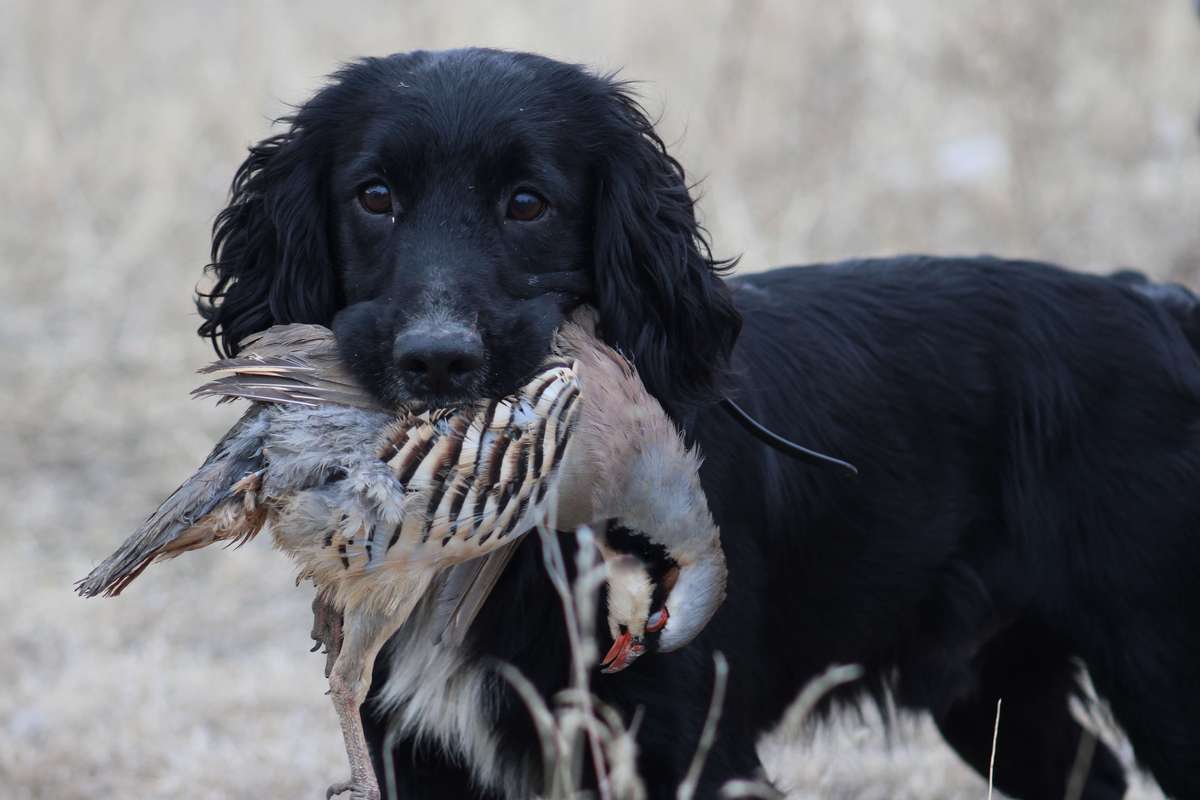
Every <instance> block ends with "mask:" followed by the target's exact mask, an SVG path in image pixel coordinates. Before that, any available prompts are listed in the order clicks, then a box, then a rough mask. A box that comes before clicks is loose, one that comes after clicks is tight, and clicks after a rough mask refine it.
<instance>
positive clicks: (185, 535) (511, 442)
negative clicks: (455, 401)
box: [78, 320, 725, 798]
mask: <svg viewBox="0 0 1200 800" xmlns="http://www.w3.org/2000/svg"><path fill="white" fill-rule="evenodd" d="M203 371H204V372H207V373H209V374H212V375H215V376H216V377H215V378H214V379H213V380H211V381H209V382H208V383H206V384H205V385H204V386H201V387H200V388H199V389H197V390H196V392H195V394H197V395H199V396H216V397H218V398H220V399H221V400H222V401H224V400H230V399H234V398H245V399H250V400H252V401H254V403H253V404H252V405H251V407H250V409H249V410H248V411H247V412H246V414H245V415H244V416H243V417H242V418H241V419H240V420H239V421H238V422H237V423H236V424H235V425H234V426H233V428H232V429H231V430H230V431H229V433H228V434H226V436H225V437H223V438H222V440H221V441H220V442H219V443H218V445H217V446H216V448H215V449H214V450H213V452H212V454H211V455H210V456H209V458H208V459H207V460H206V461H205V463H204V464H203V466H201V468H200V469H199V470H198V471H197V473H196V474H195V475H194V476H193V477H192V478H191V479H190V480H189V481H187V482H186V483H185V484H183V485H182V486H181V487H180V488H179V489H177V490H176V491H175V492H174V493H173V494H172V495H171V496H170V497H169V498H168V499H167V500H166V501H165V502H164V503H163V504H162V506H160V508H159V509H158V510H157V511H156V512H155V513H154V514H153V515H151V517H150V518H149V519H148V520H147V521H146V523H145V524H144V525H143V526H142V528H141V529H139V531H138V532H136V533H135V534H134V535H133V536H132V537H130V538H129V540H127V541H126V542H125V543H124V544H123V545H122V546H121V547H120V548H119V549H118V550H117V551H116V552H115V553H114V554H113V555H112V556H110V557H109V558H108V559H106V560H105V561H104V562H103V563H102V564H100V565H99V566H98V567H96V569H95V570H93V571H92V573H91V574H90V575H88V577H87V578H85V579H83V580H82V581H80V582H79V584H78V591H79V592H80V594H83V595H85V596H94V595H97V594H109V595H115V594H119V593H120V592H121V591H122V590H123V589H124V588H125V587H126V586H127V585H128V584H129V582H130V581H132V580H133V579H134V578H136V577H137V575H139V574H140V573H141V572H142V570H144V569H145V568H146V567H147V566H148V565H149V564H151V563H153V562H154V561H157V560H162V559H165V558H171V557H173V556H176V555H178V554H180V553H182V552H186V551H187V550H193V549H197V548H200V547H205V546H207V545H209V544H212V543H214V542H225V543H232V544H238V543H241V542H244V541H246V540H248V539H249V538H251V537H253V536H255V535H256V534H257V533H258V532H259V531H260V530H261V529H262V528H263V527H264V525H266V526H268V527H269V529H270V530H271V533H272V536H273V539H274V543H275V545H276V546H277V547H279V548H280V549H282V550H284V551H285V552H286V553H288V555H290V556H291V557H292V558H293V559H295V560H296V561H297V562H298V564H299V566H300V574H299V579H303V578H311V579H312V580H313V582H314V583H315V584H316V586H317V587H318V592H319V595H318V599H319V601H320V602H321V603H322V604H327V605H328V606H330V607H331V608H332V609H333V610H334V611H335V612H341V615H342V621H341V625H340V631H341V635H342V641H341V643H340V647H337V648H336V651H335V652H336V656H335V660H334V661H333V664H332V669H330V670H327V672H328V677H329V680H330V694H331V696H332V699H333V702H334V706H335V708H336V710H337V712H338V717H339V721H340V724H341V728H342V733H343V737H344V739H345V743H346V749H347V755H348V757H349V760H350V765H351V779H350V781H348V782H346V783H342V784H336V785H334V786H332V787H330V790H329V796H332V795H333V794H337V793H341V792H343V791H351V792H352V796H354V797H362V798H375V797H378V796H379V789H378V785H377V783H376V781H375V776H374V774H373V771H372V769H371V764H370V760H369V756H368V753H367V749H366V744H365V739H364V737H363V732H362V727H361V721H360V717H359V706H360V705H361V704H362V701H363V699H364V698H365V695H366V692H367V690H368V688H369V686H370V676H371V669H372V666H373V664H374V660H375V657H376V655H377V654H378V652H379V649H380V648H381V647H382V645H383V644H384V643H385V642H386V641H387V640H388V638H389V637H390V636H391V635H392V633H394V632H395V630H396V629H397V628H398V627H399V626H400V625H402V624H403V623H404V621H405V620H406V619H407V618H408V615H409V614H410V612H411V611H412V609H413V607H414V605H415V604H416V603H417V601H418V600H419V599H420V598H421V597H422V595H423V594H424V593H425V591H426V590H427V589H428V587H429V586H430V583H431V581H432V580H433V578H434V577H435V576H436V575H438V574H439V573H440V572H441V571H442V570H444V569H446V568H448V567H452V566H455V565H459V564H463V563H464V562H467V561H471V560H474V559H478V561H477V562H476V563H478V564H480V565H481V567H480V569H479V570H478V571H477V575H478V576H480V578H479V579H477V580H475V581H474V582H473V584H472V585H471V586H469V587H468V589H467V590H466V591H465V592H464V593H463V596H462V597H463V599H462V600H461V601H460V603H459V608H458V609H457V610H456V612H455V613H454V614H453V616H452V619H451V624H452V626H453V630H452V632H451V634H452V635H456V636H461V635H462V632H463V631H465V630H466V628H467V627H469V625H470V621H471V620H472V619H473V618H474V614H475V613H476V612H477V611H478V609H479V608H480V607H481V606H482V603H483V602H484V601H485V600H486V597H487V593H488V590H489V588H490V586H491V585H492V584H493V583H494V579H495V577H496V576H497V575H498V574H499V572H501V571H502V570H503V566H504V563H505V561H506V559H505V558H504V557H503V556H502V555H501V554H500V553H499V551H501V549H502V548H506V546H507V545H509V544H511V543H512V542H514V541H515V540H516V539H517V538H519V537H520V536H521V535H523V534H524V533H525V532H527V531H528V530H530V529H532V528H534V527H536V526H537V525H539V524H545V525H549V526H551V527H555V528H558V529H562V530H571V529H574V528H575V527H577V526H578V525H581V524H587V523H592V522H595V521H598V520H600V521H605V520H610V519H611V520H618V521H619V522H620V525H621V526H622V530H631V531H636V532H637V533H636V536H637V537H640V538H637V539H634V538H631V537H629V536H625V537H624V538H622V537H617V536H613V537H610V538H611V539H612V541H611V542H610V543H608V544H606V545H604V553H605V556H606V558H608V559H610V560H611V562H612V563H613V565H614V572H613V573H612V576H611V577H610V582H609V593H608V597H609V614H608V616H609V627H610V631H611V632H612V633H613V638H614V646H613V650H612V651H610V654H609V657H608V658H607V659H606V662H605V664H606V671H616V670H619V669H623V668H624V667H626V666H628V664H629V663H631V662H632V661H633V659H634V658H636V657H637V656H638V655H640V654H641V653H642V652H643V651H644V649H645V636H646V634H647V633H650V634H656V635H657V636H658V637H659V638H658V641H657V644H658V649H661V650H664V651H666V650H671V649H674V648H676V647H680V646H682V645H683V644H686V643H687V642H688V641H690V640H691V639H692V638H694V637H695V635H696V634H697V633H699V631H700V630H701V629H702V628H703V627H704V625H705V624H706V623H707V622H708V620H709V619H710V618H711V616H712V614H713V613H715V611H716V608H717V607H718V606H719V604H720V602H721V600H722V599H723V597H724V581H725V566H724V557H723V553H722V551H721V548H720V541H719V536H718V532H717V528H716V525H715V524H714V523H713V520H712V517H711V515H710V514H709V512H708V507H707V503H706V501H705V500H704V495H703V492H702V491H701V490H700V484H699V479H698V476H697V474H696V473H697V470H698V469H699V463H700V462H699V458H698V456H697V455H696V454H695V453H693V452H690V451H689V450H688V449H687V448H686V447H685V445H684V443H683V441H682V439H681V437H680V435H679V433H678V431H677V430H676V429H675V427H674V425H673V424H672V423H671V422H670V420H669V419H668V418H667V416H666V414H665V412H663V410H662V408H661V407H660V406H659V405H658V404H657V403H656V402H655V401H654V400H653V399H652V398H651V397H650V395H649V394H648V393H647V392H646V390H645V387H644V386H642V384H641V381H640V380H639V379H638V378H637V375H636V373H635V372H634V370H633V368H632V366H631V365H630V364H629V363H628V362H627V361H626V360H625V359H624V358H622V357H621V356H620V355H618V354H617V353H616V352H614V351H613V350H611V349H610V348H608V347H606V346H605V345H603V344H602V343H600V342H599V340H598V339H596V338H595V337H594V336H593V335H592V333H591V331H590V329H589V323H588V322H587V321H586V320H584V321H583V323H582V324H580V323H577V322H570V323H567V324H566V325H564V326H563V328H562V329H561V330H560V332H559V334H558V336H557V337H556V340H555V347H554V353H553V354H552V355H551V357H550V358H549V359H548V360H547V361H546V362H545V363H544V364H543V366H542V367H541V369H540V370H539V371H538V373H537V374H536V375H535V376H534V378H533V379H532V380H530V381H529V382H528V383H526V384H525V386H523V387H522V388H521V389H520V390H519V391H517V392H516V393H515V394H513V395H510V396H508V397H505V398H501V399H494V400H488V401H484V402H481V403H478V404H475V405H472V406H470V407H468V408H461V409H442V410H426V411H421V412H418V411H416V410H414V409H404V410H401V411H400V412H399V413H397V412H394V411H389V410H386V409H383V408H381V407H380V406H379V405H378V403H377V402H376V401H375V400H374V398H373V397H372V396H371V395H369V394H368V393H367V392H365V391H364V390H363V389H362V388H361V387H359V386H358V385H357V383H356V382H355V381H354V380H353V379H352V378H350V376H349V374H348V373H347V372H346V371H345V370H344V368H343V367H342V365H341V363H340V361H339V359H338V355H337V349H336V345H335V342H334V339H333V336H332V333H331V332H330V331H328V330H327V329H325V328H321V327H319V326H311V325H288V326H279V327H276V328H272V329H271V330H269V331H268V332H266V333H265V334H263V335H262V336H261V337H259V338H258V339H257V340H255V341H252V342H250V343H248V346H247V347H246V349H245V351H244V352H243V354H242V355H240V356H238V357H237V358H232V359H225V360H222V361H218V362H217V363H215V364H214V365H212V366H210V367H208V368H206V369H205V370H203ZM610 527H611V526H610ZM642 532H646V533H642ZM635 541H636V542H643V541H644V542H648V543H649V544H650V546H651V549H652V550H653V552H654V553H655V554H656V555H657V556H659V558H658V559H657V560H656V561H655V562H654V563H655V564H659V565H666V566H665V568H664V569H660V570H658V571H657V572H656V573H655V574H654V576H651V575H650V573H649V572H647V571H645V570H644V569H643V570H642V571H641V572H638V568H637V567H636V565H637V564H638V563H640V562H638V561H636V560H635V561H633V562H628V563H627V562H626V561H624V560H623V559H619V558H618V556H621V555H625V556H633V557H636V556H638V555H639V554H642V555H643V557H644V553H641V551H645V550H646V548H645V547H640V546H639V547H636V548H630V547H628V546H627V543H629V542H635ZM626 550H628V551H630V552H626ZM634 551H637V552H634ZM508 552H511V548H509V549H508ZM482 557H487V558H482ZM634 574H636V575H639V576H643V575H644V576H645V577H644V578H641V579H639V580H628V579H626V578H625V576H626V575H634ZM489 576H490V577H489ZM655 579H657V581H656V580H655ZM668 605H670V607H671V608H672V609H673V611H672V612H671V614H670V616H669V617H668V612H667V611H666V608H667V606H668ZM639 614H644V615H645V616H643V617H642V618H640V619H634V618H633V617H632V616H630V615H639ZM651 616H653V619H650V617H651ZM335 644H336V643H335Z"/></svg>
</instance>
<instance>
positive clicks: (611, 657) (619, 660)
mask: <svg viewBox="0 0 1200 800" xmlns="http://www.w3.org/2000/svg"><path fill="white" fill-rule="evenodd" d="M644 652H646V648H645V647H644V646H642V645H641V644H639V643H637V642H635V641H633V636H632V635H631V634H630V633H629V631H626V632H625V633H622V634H621V635H620V636H618V637H617V640H616V641H615V642H613V644H612V647H611V648H609V650H608V654H607V655H605V656H604V660H603V661H601V662H600V666H602V667H604V669H602V670H600V671H601V672H603V673H605V674H607V675H611V674H612V673H614V672H620V671H621V670H623V669H625V668H626V667H628V666H629V665H630V664H632V663H633V662H634V661H635V660H636V659H637V657H638V656H640V655H641V654H642V653H644Z"/></svg>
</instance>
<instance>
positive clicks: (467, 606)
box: [441, 538, 520, 647]
mask: <svg viewBox="0 0 1200 800" xmlns="http://www.w3.org/2000/svg"><path fill="white" fill-rule="evenodd" d="M519 543H520V538H518V539H517V541H514V542H512V543H510V544H508V545H506V546H504V547H502V548H500V549H499V550H493V551H492V552H491V553H488V554H487V555H486V556H484V557H482V558H477V559H475V560H474V561H468V562H467V563H465V564H460V565H458V566H457V567H455V568H454V574H453V575H452V576H451V580H456V582H460V585H461V586H462V593H461V594H460V595H459V596H458V602H457V603H455V604H454V608H453V609H452V610H451V611H450V615H449V618H448V619H447V620H446V624H445V628H444V629H443V630H442V632H441V639H442V640H443V641H446V642H448V643H449V644H452V645H454V646H456V647H457V646H459V645H461V644H462V643H463V640H464V639H465V638H466V636H467V631H468V630H470V628H471V623H473V622H474V621H475V618H476V617H477V616H479V611H480V610H481V609H482V608H483V605H484V603H486V602H487V599H488V597H490V596H491V594H492V589H495V588H496V582H497V581H499V580H500V576H501V575H503V574H504V570H505V569H506V568H507V567H508V562H509V561H511V560H512V557H513V553H515V552H517V546H518V544H519Z"/></svg>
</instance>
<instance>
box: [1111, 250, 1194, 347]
mask: <svg viewBox="0 0 1200 800" xmlns="http://www.w3.org/2000/svg"><path fill="white" fill-rule="evenodd" d="M1111 277H1112V279H1113V280H1115V281H1116V282H1117V283H1120V284H1122V285H1124V286H1127V287H1129V288H1130V289H1132V290H1133V291H1135V292H1137V293H1138V294H1140V295H1142V296H1144V297H1147V298H1149V299H1151V300H1153V301H1154V302H1155V303H1157V304H1158V305H1159V306H1161V307H1162V308H1163V309H1165V310H1166V312H1167V313H1168V314H1170V315H1171V317H1172V318H1173V319H1174V320H1175V321H1176V322H1177V323H1178V324H1179V327H1180V329H1181V330H1182V331H1183V335H1184V336H1185V337H1187V340H1188V342H1190V343H1191V345H1192V349H1193V350H1195V351H1196V352H1197V353H1200V297H1197V296H1196V294H1195V293H1194V292H1192V290H1191V289H1189V288H1187V287H1186V286H1184V285H1183V284H1179V283H1158V282H1156V281H1152V280H1150V278H1148V277H1147V276H1146V275H1144V274H1143V273H1141V272H1137V271H1136V270H1131V269H1126V270H1121V271H1120V272H1114V273H1113V274H1112V275H1111Z"/></svg>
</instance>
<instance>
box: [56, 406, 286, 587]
mask: <svg viewBox="0 0 1200 800" xmlns="http://www.w3.org/2000/svg"><path fill="white" fill-rule="evenodd" d="M263 409H264V407H263V406H260V405H255V406H252V407H251V408H250V409H249V410H248V411H247V412H246V413H245V414H244V415H243V416H242V418H241V419H240V420H238V422H237V424H235V425H234V426H233V427H232V428H231V429H230V430H229V433H227V434H225V436H224V437H223V438H222V439H221V441H220V442H218V443H217V446H216V447H215V448H213V451H212V453H210V454H209V456H208V459H207V460H206V461H205V462H204V464H203V466H201V467H200V469H198V470H196V474H195V475H193V476H192V477H191V478H189V479H188V480H187V481H186V482H185V483H184V484H183V485H182V486H180V487H179V488H178V489H176V490H175V491H174V492H172V493H171V496H170V497H168V498H167V499H166V500H165V501H163V504H162V505H160V506H159V507H158V509H157V510H155V512H154V513H153V514H151V515H150V516H149V517H148V518H147V519H146V521H145V522H144V523H143V524H142V526H141V527H140V528H138V530H137V532H135V533H134V534H133V535H132V536H130V537H129V538H128V539H126V540H125V542H124V544H122V545H121V546H120V547H119V548H117V551H116V552H115V553H113V554H112V555H111V556H109V557H108V558H106V559H104V561H102V562H101V563H100V564H99V565H98V566H97V567H96V568H95V569H93V570H92V571H91V573H90V574H88V576H87V577H86V578H84V579H83V580H81V581H79V582H78V583H77V584H76V585H75V590H76V591H77V592H79V594H81V595H83V596H84V597H94V596H95V595H98V594H101V593H103V594H107V595H116V594H120V592H121V590H122V589H124V588H125V587H126V586H127V585H129V582H130V581H132V580H133V579H134V578H136V577H137V576H138V575H139V574H141V572H142V570H144V569H145V568H146V567H147V566H148V565H149V564H150V563H151V562H152V561H155V560H156V559H160V558H170V557H172V556H175V555H178V554H179V553H182V552H184V551H186V550H195V549H197V548H200V547H205V546H207V545H209V544H212V543H213V542H217V541H226V542H230V543H240V542H243V541H245V540H246V539H249V538H250V537H252V536H254V534H256V533H258V530H259V528H261V527H262V523H263V521H264V519H265V509H262V508H261V507H258V506H257V505H256V504H255V503H254V490H255V489H256V488H257V487H256V480H255V477H256V476H257V475H259V474H260V470H262V468H263V455H262V437H263V432H264V431H265V428H266V425H265V420H264V419H263V418H262V412H263Z"/></svg>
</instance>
